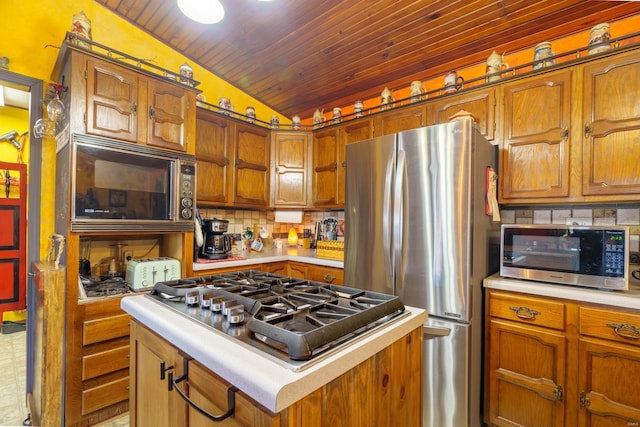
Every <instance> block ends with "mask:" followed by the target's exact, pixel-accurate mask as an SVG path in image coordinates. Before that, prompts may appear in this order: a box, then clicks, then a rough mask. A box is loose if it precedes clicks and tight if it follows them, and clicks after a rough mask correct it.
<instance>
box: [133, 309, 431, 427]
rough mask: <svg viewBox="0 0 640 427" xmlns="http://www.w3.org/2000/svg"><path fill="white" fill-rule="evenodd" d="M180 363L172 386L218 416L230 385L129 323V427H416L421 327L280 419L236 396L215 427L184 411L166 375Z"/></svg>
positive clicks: (192, 411) (279, 415)
mask: <svg viewBox="0 0 640 427" xmlns="http://www.w3.org/2000/svg"><path fill="white" fill-rule="evenodd" d="M203 345H206V344H203ZM185 360H188V363H187V366H188V368H187V369H188V378H187V380H186V381H183V382H180V383H179V384H178V386H179V387H180V388H181V390H182V391H183V392H184V393H185V395H186V396H187V397H189V399H190V400H192V402H193V403H195V404H196V405H198V407H200V408H201V409H203V410H205V411H207V412H209V413H211V414H213V415H220V414H222V413H224V412H225V411H226V410H227V392H228V390H229V388H230V387H232V384H229V383H228V382H226V381H225V380H223V379H222V378H221V377H219V376H218V375H216V374H215V373H214V372H212V371H210V370H209V369H207V368H205V367H204V366H203V365H201V364H200V363H198V362H197V361H195V360H193V359H191V358H190V357H189V356H188V355H186V354H183V353H181V352H180V351H179V350H178V349H176V348H175V347H173V346H172V345H171V343H169V342H167V341H165V340H164V339H163V338H161V337H160V336H159V335H157V334H156V333H155V332H153V331H151V330H149V329H147V328H146V327H145V326H143V325H141V324H140V323H138V322H137V321H135V320H134V321H132V326H131V386H130V390H131V395H130V417H129V425H130V426H132V427H136V426H151V425H152V426H154V427H163V426H166V427H183V426H189V427H195V426H214V425H219V426H232V427H322V426H331V427H340V426H344V427H365V426H372V425H375V426H380V427H391V426H399V425H402V426H418V425H420V420H421V405H420V403H421V398H420V396H421V386H422V385H421V378H422V375H421V369H422V327H420V328H417V329H415V330H414V331H412V332H410V333H409V334H407V335H406V336H404V337H403V338H401V339H399V340H397V341H396V342H394V343H392V344H391V345H389V346H388V347H387V348H385V349H384V350H382V351H380V352H379V353H377V354H375V355H374V356H372V357H371V358H369V359H367V360H365V361H364V362H362V363H361V364H359V365H357V366H356V367H354V368H353V369H352V370H350V371H348V372H346V373H345V374H343V375H341V376H339V377H338V378H336V379H334V380H332V381H329V382H328V383H327V384H326V385H324V386H322V387H321V388H319V389H317V390H316V391H314V392H311V393H310V394H309V395H307V396H301V399H300V400H299V401H298V402H296V403H294V404H293V405H291V406H290V407H288V408H286V409H284V410H282V411H281V412H279V413H272V412H270V411H269V410H267V409H266V408H264V407H263V406H261V405H260V404H258V403H257V402H255V401H253V400H252V399H251V398H249V397H248V396H247V395H246V394H244V393H243V391H242V390H238V391H237V392H236V393H235V410H234V413H233V415H232V416H231V417H229V418H227V419H225V420H224V421H222V422H217V423H214V422H212V421H210V420H208V419H207V418H206V417H204V416H203V415H202V414H201V413H199V412H198V411H197V410H195V409H193V408H192V407H191V406H190V405H187V403H186V402H185V400H183V398H181V397H180V396H179V395H178V393H177V392H176V390H175V389H174V390H172V391H169V387H168V382H167V381H168V380H169V373H170V372H172V373H173V375H174V378H177V377H178V376H180V375H182V374H183V372H184V369H183V367H184V366H185V364H184V362H185ZM240 363H241V362H240ZM161 367H163V368H164V370H163V368H161ZM170 368H171V369H170ZM161 372H164V374H165V375H164V378H162V377H161ZM372 423H373V424H372Z"/></svg>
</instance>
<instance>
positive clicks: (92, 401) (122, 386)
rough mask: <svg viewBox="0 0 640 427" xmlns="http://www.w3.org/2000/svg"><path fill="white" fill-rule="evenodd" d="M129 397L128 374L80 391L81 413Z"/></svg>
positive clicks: (86, 412) (92, 410) (104, 406)
mask: <svg viewBox="0 0 640 427" xmlns="http://www.w3.org/2000/svg"><path fill="white" fill-rule="evenodd" d="M128 399H129V376H126V377H124V378H121V379H118V380H115V381H111V382H108V383H106V384H102V385H99V386H97V387H93V388H90V389H88V390H85V391H83V392H82V415H86V414H90V413H92V412H95V411H97V410H99V409H102V408H106V407H107V406H111V405H113V404H115V403H118V402H122V401H123V400H128Z"/></svg>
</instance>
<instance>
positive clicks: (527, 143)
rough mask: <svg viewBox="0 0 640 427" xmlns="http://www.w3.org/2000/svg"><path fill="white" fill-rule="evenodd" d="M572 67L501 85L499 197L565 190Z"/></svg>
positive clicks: (563, 192)
mask: <svg viewBox="0 0 640 427" xmlns="http://www.w3.org/2000/svg"><path fill="white" fill-rule="evenodd" d="M570 96H571V72H570V71H561V72H557V73H551V74H549V75H543V76H541V77H539V78H532V79H527V80H524V81H521V82H516V83H513V84H507V85H505V86H504V88H503V103H504V105H503V108H504V114H503V116H504V136H503V141H502V146H501V148H502V150H501V159H500V160H501V161H500V170H501V173H500V178H501V179H500V185H501V190H502V191H501V192H500V195H501V196H502V198H501V199H516V198H522V199H530V198H553V197H566V196H568V195H569V171H570V166H571V163H570V154H571V153H570V139H569V133H568V132H569V129H570V121H571V111H570V110H571V102H570V101H571V99H570Z"/></svg>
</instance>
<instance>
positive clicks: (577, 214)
mask: <svg viewBox="0 0 640 427" xmlns="http://www.w3.org/2000/svg"><path fill="white" fill-rule="evenodd" d="M500 216H501V217H502V223H503V224H566V223H567V221H568V220H573V221H574V222H577V223H579V224H588V225H626V226H629V230H630V231H631V235H632V236H634V235H640V208H638V207H624V208H612V207H596V208H591V209H587V208H583V207H580V208H576V209H569V208H566V209H551V208H549V209H544V208H533V207H531V208H522V207H519V208H514V209H509V208H504V207H503V208H502V209H501V210H500ZM633 241H634V242H637V241H638V239H637V237H634V239H633ZM632 250H633V247H632Z"/></svg>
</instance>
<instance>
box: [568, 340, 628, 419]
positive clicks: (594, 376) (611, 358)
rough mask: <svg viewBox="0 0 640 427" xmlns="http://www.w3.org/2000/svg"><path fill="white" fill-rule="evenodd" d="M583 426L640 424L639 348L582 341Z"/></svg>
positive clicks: (580, 384)
mask: <svg viewBox="0 0 640 427" xmlns="http://www.w3.org/2000/svg"><path fill="white" fill-rule="evenodd" d="M579 348H580V350H579V353H580V359H579V366H580V368H579V372H580V373H581V375H580V376H579V388H578V389H579V390H580V392H581V396H580V398H581V405H580V412H579V421H580V425H581V426H618V425H620V426H626V425H634V424H638V422H640V394H638V393H635V392H630V391H631V390H637V388H638V378H639V377H640V348H637V347H631V346H626V345H623V344H615V343H610V342H605V341H598V340H591V339H581V340H580V344H579Z"/></svg>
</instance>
